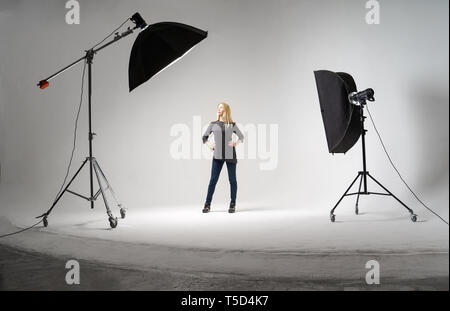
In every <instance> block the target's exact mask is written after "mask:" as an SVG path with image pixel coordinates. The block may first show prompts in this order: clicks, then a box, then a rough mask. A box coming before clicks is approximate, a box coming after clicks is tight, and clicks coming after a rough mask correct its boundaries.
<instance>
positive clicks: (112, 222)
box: [93, 160, 117, 228]
mask: <svg viewBox="0 0 450 311" xmlns="http://www.w3.org/2000/svg"><path fill="white" fill-rule="evenodd" d="M93 166H94V172H95V176H96V177H97V182H98V186H99V187H100V192H101V194H102V198H103V202H104V203H105V207H106V214H108V217H109V218H108V220H109V224H110V226H111V228H115V227H117V218H115V217H114V215H113V214H112V213H111V210H110V208H109V204H108V199H107V198H106V193H105V189H104V188H103V184H102V182H101V180H100V175H99V170H98V165H97V161H95V160H94V163H93Z"/></svg>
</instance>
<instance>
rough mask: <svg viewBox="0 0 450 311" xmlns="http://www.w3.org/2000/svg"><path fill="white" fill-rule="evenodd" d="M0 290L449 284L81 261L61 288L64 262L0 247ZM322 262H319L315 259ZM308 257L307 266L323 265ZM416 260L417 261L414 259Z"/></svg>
mask: <svg viewBox="0 0 450 311" xmlns="http://www.w3.org/2000/svg"><path fill="white" fill-rule="evenodd" d="M0 253H1V257H0V289H1V290H12V291H14V290H32V291H34V290H194V291H200V290H243V291H245V290H270V291H272V290H275V291H278V290H295V291H301V290H445V291H448V290H449V278H448V275H447V276H443V277H436V276H434V277H429V278H427V277H423V278H416V279H414V278H407V277H405V278H399V277H390V276H388V275H387V276H384V277H383V278H382V279H381V284H380V285H366V284H365V280H364V277H358V278H356V279H339V278H333V277H330V278H328V279H323V278H322V279H320V280H317V279H316V280H315V279H314V277H311V278H309V279H308V278H298V277H292V278H289V277H278V278H277V277H269V278H267V277H252V276H248V275H239V274H223V273H220V274H219V273H217V274H216V273H210V272H205V273H203V272H194V273H184V272H176V271H169V270H158V269H145V270H137V269H128V268H124V267H120V266H116V265H109V264H105V263H100V262H95V261H85V260H80V261H79V262H80V275H81V278H80V285H70V286H69V285H67V284H66V283H65V274H66V272H67V271H68V270H66V269H65V263H66V261H67V260H68V258H64V257H62V256H61V257H56V256H49V255H45V254H41V253H37V252H30V251H24V250H19V249H17V248H14V247H10V246H6V245H0ZM363 256H364V255H357V254H355V255H351V256H350V257H353V258H349V257H343V256H335V257H334V258H333V257H332V256H331V257H330V258H328V259H329V260H330V261H336V260H338V261H339V260H341V261H342V263H343V264H344V263H345V262H347V263H348V262H351V261H360V260H361V259H364V258H358V257H363ZM316 257H323V256H319V255H318V256H316ZM316 257H315V256H311V255H309V256H308V259H307V260H308V261H314V260H323V258H316ZM418 257H420V258H418ZM390 260H391V261H394V262H396V263H395V264H398V265H408V264H409V261H417V260H426V261H428V262H429V263H430V264H431V265H433V264H441V263H442V262H447V263H448V260H449V258H448V254H428V255H427V254H423V255H417V256H415V257H414V258H412V257H410V256H409V257H405V256H398V258H396V260H395V259H394V260H393V259H392V256H391V259H390Z"/></svg>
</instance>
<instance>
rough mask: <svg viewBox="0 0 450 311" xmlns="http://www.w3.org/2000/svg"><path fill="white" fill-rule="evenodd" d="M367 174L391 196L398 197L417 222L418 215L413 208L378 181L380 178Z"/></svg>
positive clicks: (412, 218)
mask: <svg viewBox="0 0 450 311" xmlns="http://www.w3.org/2000/svg"><path fill="white" fill-rule="evenodd" d="M367 175H369V177H370V178H371V179H372V180H373V181H374V182H376V183H377V185H378V186H380V187H381V188H383V190H384V191H386V192H387V193H388V194H389V195H390V196H392V197H393V198H394V199H396V200H397V201H398V202H399V203H400V204H401V205H403V206H404V207H405V208H406V209H407V210H408V212H409V213H410V214H411V220H412V221H413V222H416V221H417V215H416V214H414V211H413V210H412V209H410V208H409V207H408V206H407V205H406V204H405V203H403V202H402V201H400V199H399V198H397V197H396V196H395V195H394V194H393V193H392V192H390V191H389V190H388V189H387V188H386V187H385V186H383V185H382V184H381V183H380V182H378V180H376V179H375V178H374V177H372V175H370V174H367Z"/></svg>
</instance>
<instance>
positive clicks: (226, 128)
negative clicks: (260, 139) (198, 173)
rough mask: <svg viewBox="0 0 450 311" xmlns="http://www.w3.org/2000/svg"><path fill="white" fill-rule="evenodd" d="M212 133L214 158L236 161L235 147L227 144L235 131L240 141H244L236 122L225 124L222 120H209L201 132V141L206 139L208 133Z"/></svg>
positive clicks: (204, 141)
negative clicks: (206, 126)
mask: <svg viewBox="0 0 450 311" xmlns="http://www.w3.org/2000/svg"><path fill="white" fill-rule="evenodd" d="M211 133H214V142H215V143H216V146H215V148H214V159H216V160H225V161H227V162H232V163H237V158H236V148H235V147H230V146H228V143H229V142H230V141H231V140H232V136H233V133H235V134H236V135H237V136H238V137H239V140H240V141H244V135H242V133H241V131H240V130H239V128H238V127H237V125H236V123H234V122H233V123H231V124H225V123H224V122H222V121H214V122H211V123H210V124H209V126H208V128H207V129H206V131H205V134H203V143H206V142H207V141H208V138H209V135H211Z"/></svg>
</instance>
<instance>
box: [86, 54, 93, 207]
mask: <svg viewBox="0 0 450 311" xmlns="http://www.w3.org/2000/svg"><path fill="white" fill-rule="evenodd" d="M86 56H87V62H88V80H89V83H88V85H89V86H88V93H89V101H88V106H89V107H88V113H89V180H90V192H91V195H90V197H89V198H90V201H91V209H92V208H94V200H93V198H94V176H93V173H94V172H93V168H94V164H93V161H92V160H93V159H92V140H93V139H94V133H92V60H93V58H94V51H93V50H89V51H87V52H86Z"/></svg>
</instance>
